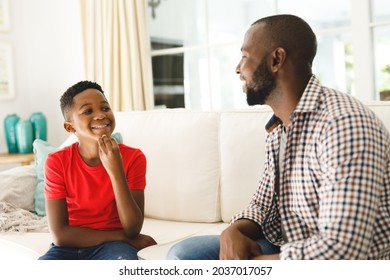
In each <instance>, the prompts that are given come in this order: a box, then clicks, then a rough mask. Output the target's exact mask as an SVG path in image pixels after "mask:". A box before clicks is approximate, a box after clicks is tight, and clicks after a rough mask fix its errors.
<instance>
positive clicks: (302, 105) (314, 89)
mask: <svg viewBox="0 0 390 280" xmlns="http://www.w3.org/2000/svg"><path fill="white" fill-rule="evenodd" d="M321 88H322V86H321V83H320V81H319V80H318V79H317V78H316V76H315V75H312V76H311V78H310V80H309V82H308V83H307V85H306V88H305V90H304V91H303V94H302V96H301V99H300V100H299V102H298V105H297V107H296V108H295V110H294V112H293V113H292V114H291V116H292V115H294V114H295V113H303V112H313V111H315V110H316V108H317V107H318V104H319V103H320V96H321V95H320V93H321ZM280 124H282V121H281V120H280V119H279V118H278V117H277V116H275V115H273V116H272V117H271V119H270V120H269V121H268V123H267V124H266V126H265V129H266V131H267V132H268V133H270V132H271V131H273V130H274V129H275V128H276V127H278V126H279V125H280Z"/></svg>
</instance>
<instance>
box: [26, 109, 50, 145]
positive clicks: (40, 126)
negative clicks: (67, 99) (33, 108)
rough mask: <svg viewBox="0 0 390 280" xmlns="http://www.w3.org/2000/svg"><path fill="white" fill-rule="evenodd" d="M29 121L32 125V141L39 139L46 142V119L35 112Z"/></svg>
mask: <svg viewBox="0 0 390 280" xmlns="http://www.w3.org/2000/svg"><path fill="white" fill-rule="evenodd" d="M29 121H30V122H31V125H32V131H33V140H35V139H41V140H44V141H46V138H47V132H46V131H47V124H46V117H45V116H44V115H43V114H42V113H41V112H35V113H33V114H32V115H31V116H30V118H29Z"/></svg>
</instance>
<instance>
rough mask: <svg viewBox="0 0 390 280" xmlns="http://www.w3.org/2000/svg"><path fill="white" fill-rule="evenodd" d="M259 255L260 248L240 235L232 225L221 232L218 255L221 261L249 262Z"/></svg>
mask: <svg viewBox="0 0 390 280" xmlns="http://www.w3.org/2000/svg"><path fill="white" fill-rule="evenodd" d="M261 254H262V252H261V249H260V246H259V245H258V244H257V243H256V242H255V241H254V240H252V239H251V238H249V237H248V236H245V235H244V234H242V233H241V231H240V230H239V228H238V227H236V226H234V224H233V225H232V226H229V227H228V228H227V229H225V230H224V231H223V232H222V234H221V239H220V253H219V258H220V259H221V260H249V259H251V258H252V257H254V256H257V255H261Z"/></svg>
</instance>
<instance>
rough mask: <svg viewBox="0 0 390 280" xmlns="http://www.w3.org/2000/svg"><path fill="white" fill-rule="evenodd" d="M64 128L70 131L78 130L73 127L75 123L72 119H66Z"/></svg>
mask: <svg viewBox="0 0 390 280" xmlns="http://www.w3.org/2000/svg"><path fill="white" fill-rule="evenodd" d="M64 128H65V130H66V131H67V132H69V133H75V132H76V130H75V129H74V128H73V125H72V123H71V122H70V121H64Z"/></svg>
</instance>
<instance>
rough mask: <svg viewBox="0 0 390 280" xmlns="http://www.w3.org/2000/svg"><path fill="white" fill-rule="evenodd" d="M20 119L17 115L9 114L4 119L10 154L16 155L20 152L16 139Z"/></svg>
mask: <svg viewBox="0 0 390 280" xmlns="http://www.w3.org/2000/svg"><path fill="white" fill-rule="evenodd" d="M19 120H20V118H19V117H18V115H16V114H9V115H7V116H6V117H5V119H4V133H5V138H6V142H7V148H8V153H10V154H16V153H18V152H19V150H18V141H17V137H16V124H17V123H18V121H19Z"/></svg>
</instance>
